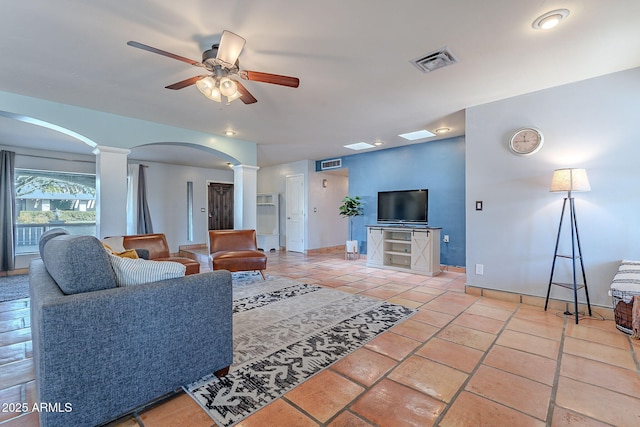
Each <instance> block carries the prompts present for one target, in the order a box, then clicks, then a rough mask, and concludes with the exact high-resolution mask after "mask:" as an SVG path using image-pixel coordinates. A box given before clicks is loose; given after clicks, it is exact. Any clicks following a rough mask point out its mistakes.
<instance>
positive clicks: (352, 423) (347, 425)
mask: <svg viewBox="0 0 640 427" xmlns="http://www.w3.org/2000/svg"><path fill="white" fill-rule="evenodd" d="M327 427H373V424H369V423H368V422H366V421H365V420H363V419H362V418H360V417H358V416H357V415H354V414H352V413H351V412H343V413H341V414H340V415H338V416H337V417H336V418H335V419H334V420H333V421H331V422H330V423H329V424H327Z"/></svg>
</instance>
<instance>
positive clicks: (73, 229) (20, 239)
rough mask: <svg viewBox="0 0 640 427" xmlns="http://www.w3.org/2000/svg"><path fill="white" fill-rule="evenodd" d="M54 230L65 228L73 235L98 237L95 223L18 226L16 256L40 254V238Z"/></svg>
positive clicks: (52, 223) (54, 223)
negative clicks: (46, 232)
mask: <svg viewBox="0 0 640 427" xmlns="http://www.w3.org/2000/svg"><path fill="white" fill-rule="evenodd" d="M52 228H64V229H65V230H67V231H68V232H69V234H73V235H90V236H95V235H96V223H95V221H94V222H69V223H66V222H50V223H47V224H16V254H28V253H34V252H38V243H40V236H42V234H43V233H44V232H45V231H48V230H50V229H52Z"/></svg>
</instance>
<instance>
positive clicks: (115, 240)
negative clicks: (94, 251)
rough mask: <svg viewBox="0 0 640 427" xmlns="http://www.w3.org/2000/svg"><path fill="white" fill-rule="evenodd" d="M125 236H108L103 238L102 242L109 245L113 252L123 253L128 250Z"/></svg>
mask: <svg viewBox="0 0 640 427" xmlns="http://www.w3.org/2000/svg"><path fill="white" fill-rule="evenodd" d="M123 242H124V237H123V236H115V237H106V238H104V239H102V244H104V245H107V246H109V249H111V251H112V252H115V253H118V254H119V253H122V252H125V251H126V250H127V248H125V247H124V243H123Z"/></svg>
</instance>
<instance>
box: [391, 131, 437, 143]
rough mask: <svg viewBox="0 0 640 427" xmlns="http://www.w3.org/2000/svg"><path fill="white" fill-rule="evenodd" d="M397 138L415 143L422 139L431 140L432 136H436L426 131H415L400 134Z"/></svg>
mask: <svg viewBox="0 0 640 427" xmlns="http://www.w3.org/2000/svg"><path fill="white" fill-rule="evenodd" d="M398 136H400V137H402V138H404V139H408V140H409V141H415V140H418V139H423V138H431V137H432V136H436V135H435V134H433V133H431V132H429V131H428V130H424V129H422V130H417V131H415V132H409V133H401V134H400V135H398Z"/></svg>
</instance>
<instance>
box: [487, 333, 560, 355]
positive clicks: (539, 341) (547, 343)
mask: <svg viewBox="0 0 640 427" xmlns="http://www.w3.org/2000/svg"><path fill="white" fill-rule="evenodd" d="M496 344H498V345H502V346H504V347H510V348H515V349H516V350H522V351H525V352H527V353H533V354H537V355H539V356H544V357H548V358H550V359H555V358H557V357H558V352H559V350H560V343H559V342H558V341H554V340H550V339H546V338H541V337H537V336H535V335H529V334H524V333H522V332H516V331H509V330H506V331H504V332H502V334H500V337H499V338H498V340H497V341H496Z"/></svg>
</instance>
